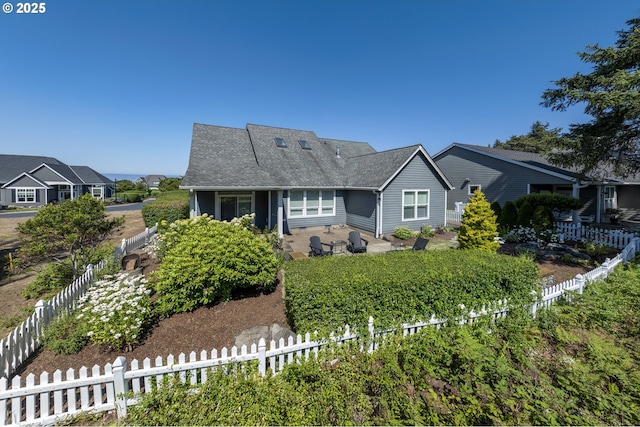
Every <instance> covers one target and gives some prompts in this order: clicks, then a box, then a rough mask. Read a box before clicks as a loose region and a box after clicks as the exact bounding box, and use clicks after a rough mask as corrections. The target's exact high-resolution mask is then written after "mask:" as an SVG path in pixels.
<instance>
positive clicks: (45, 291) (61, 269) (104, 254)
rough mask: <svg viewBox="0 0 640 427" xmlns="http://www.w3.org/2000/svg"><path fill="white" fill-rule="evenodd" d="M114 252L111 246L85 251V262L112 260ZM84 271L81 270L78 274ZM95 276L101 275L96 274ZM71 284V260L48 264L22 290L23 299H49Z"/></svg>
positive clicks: (95, 262)
mask: <svg viewBox="0 0 640 427" xmlns="http://www.w3.org/2000/svg"><path fill="white" fill-rule="evenodd" d="M113 252H114V248H113V245H111V244H105V245H102V246H100V247H97V248H95V249H92V250H86V261H87V262H88V264H94V265H95V264H97V263H99V262H101V261H103V260H113V257H112V256H111V255H112V254H113ZM85 271H86V270H85V269H84V268H83V269H82V271H80V272H79V273H80V274H83V273H84V272H85ZM96 274H98V275H99V274H101V273H100V272H96ZM72 282H73V265H72V261H71V258H66V259H63V260H62V261H60V262H52V263H49V264H48V265H47V266H46V267H45V269H44V270H42V271H40V272H39V273H38V275H37V276H36V279H35V280H34V281H33V282H31V283H30V284H29V285H28V286H27V287H25V288H24V289H23V290H22V296H23V297H25V298H29V299H33V298H45V299H46V298H50V297H52V296H54V295H55V294H57V293H58V292H60V291H61V290H62V289H64V288H66V287H67V286H69V285H70V284H71V283H72Z"/></svg>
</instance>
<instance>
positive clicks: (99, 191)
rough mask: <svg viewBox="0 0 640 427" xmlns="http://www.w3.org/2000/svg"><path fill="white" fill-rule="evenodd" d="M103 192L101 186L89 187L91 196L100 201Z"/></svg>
mask: <svg viewBox="0 0 640 427" xmlns="http://www.w3.org/2000/svg"><path fill="white" fill-rule="evenodd" d="M103 190H104V187H102V186H101V185H94V186H93V187H91V195H92V196H93V197H95V198H96V199H102V198H103V196H104V194H103Z"/></svg>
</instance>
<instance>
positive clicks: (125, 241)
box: [120, 239, 127, 255]
mask: <svg viewBox="0 0 640 427" xmlns="http://www.w3.org/2000/svg"><path fill="white" fill-rule="evenodd" d="M120 248H121V249H122V255H126V254H127V239H122V244H121V245H120Z"/></svg>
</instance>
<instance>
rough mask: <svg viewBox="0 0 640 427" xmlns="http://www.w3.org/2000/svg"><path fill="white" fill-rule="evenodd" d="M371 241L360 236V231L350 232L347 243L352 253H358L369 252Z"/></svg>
mask: <svg viewBox="0 0 640 427" xmlns="http://www.w3.org/2000/svg"><path fill="white" fill-rule="evenodd" d="M368 244H369V241H368V240H366V239H363V238H362V237H360V232H359V231H350V232H349V243H348V244H347V250H348V251H349V252H351V253H354V254H357V253H361V252H367V245H368Z"/></svg>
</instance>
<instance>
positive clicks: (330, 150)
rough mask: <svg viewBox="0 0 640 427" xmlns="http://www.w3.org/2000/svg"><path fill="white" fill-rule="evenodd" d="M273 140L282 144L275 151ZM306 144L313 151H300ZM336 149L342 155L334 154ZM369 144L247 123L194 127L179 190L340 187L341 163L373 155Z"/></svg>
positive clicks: (196, 125)
mask: <svg viewBox="0 0 640 427" xmlns="http://www.w3.org/2000/svg"><path fill="white" fill-rule="evenodd" d="M274 138H282V139H284V140H285V142H286V144H287V147H286V148H279V147H277V146H276V144H275V142H274ZM299 140H304V141H307V143H308V144H309V145H310V147H311V150H305V149H303V148H302V147H301V146H300V144H299V143H298V141H299ZM338 146H339V147H340V157H338V156H337V155H336V151H337V147H338ZM371 153H375V150H374V149H373V148H372V147H371V146H370V145H369V144H367V143H364V142H353V141H341V140H335V139H324V138H318V137H317V136H316V134H315V133H314V132H310V131H303V130H295V129H284V128H275V127H269V126H260V125H252V124H249V125H247V128H246V129H236V128H228V127H220V126H209V125H202V124H197V123H196V124H194V126H193V137H192V141H191V154H190V157H189V167H188V168H187V172H186V174H185V176H184V178H183V179H182V186H183V187H187V188H189V187H195V188H198V187H201V188H202V187H204V188H247V187H253V188H296V187H307V188H308V187H327V188H341V187H344V186H345V185H346V179H345V175H344V166H345V159H346V158H348V157H351V156H354V155H362V154H371Z"/></svg>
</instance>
